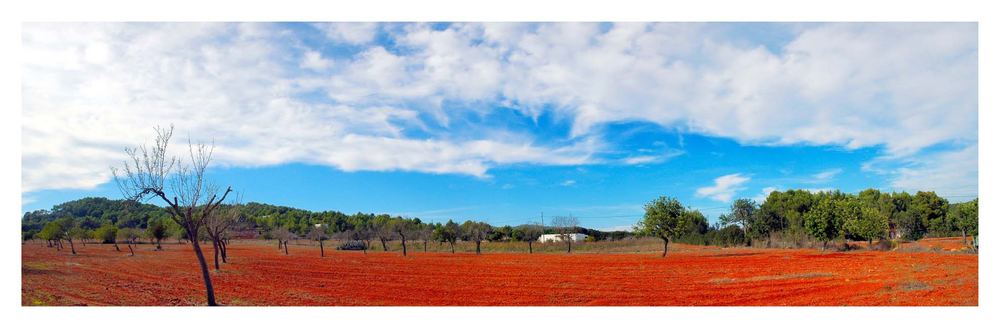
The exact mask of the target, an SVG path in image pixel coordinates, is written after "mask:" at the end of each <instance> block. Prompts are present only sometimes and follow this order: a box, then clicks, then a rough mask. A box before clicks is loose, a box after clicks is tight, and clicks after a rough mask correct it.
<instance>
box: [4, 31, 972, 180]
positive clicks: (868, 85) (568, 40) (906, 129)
mask: <svg viewBox="0 0 1000 328" xmlns="http://www.w3.org/2000/svg"><path fill="white" fill-rule="evenodd" d="M716 26H717V25H706V24H688V23H684V24H640V23H625V24H610V25H606V26H605V25H600V24H586V23H580V24H577V23H571V24H503V23H490V24H464V23H463V24H452V25H451V26H449V27H447V28H444V29H440V28H432V27H431V26H429V25H427V24H400V25H394V26H392V27H386V28H382V27H381V26H379V25H377V24H370V23H335V24H317V25H316V27H317V28H318V29H319V30H320V31H321V32H322V33H323V34H324V35H325V36H326V37H327V38H328V39H329V40H331V41H332V42H334V43H335V44H337V45H349V47H348V48H349V49H352V50H351V51H356V52H355V53H353V54H351V55H350V56H348V58H344V59H340V58H339V57H338V58H337V59H336V60H337V61H336V65H332V60H331V59H329V58H325V57H324V56H323V55H322V54H320V53H316V52H311V51H312V50H309V49H303V47H301V46H299V45H300V44H301V40H296V37H297V36H296V35H295V34H294V33H289V31H283V30H282V27H281V26H279V25H271V24H74V25H70V24H25V25H24V28H23V32H22V33H23V34H22V45H23V47H22V48H23V53H24V56H23V58H24V59H23V74H22V76H23V80H22V95H23V97H22V98H23V104H24V105H23V111H22V112H23V126H24V129H23V134H22V136H23V138H22V139H23V141H22V146H23V149H24V152H23V153H22V164H23V166H24V167H25V168H26V169H25V170H24V173H23V175H22V187H23V189H24V190H25V191H30V190H37V189H46V188H86V187H92V186H94V185H96V184H99V183H101V182H106V181H107V180H108V178H109V176H108V173H107V166H108V165H109V164H113V163H115V162H116V161H117V160H120V156H121V152H120V149H121V147H123V146H125V145H131V144H135V143H136V142H138V141H141V140H148V139H149V137H150V132H151V131H150V130H149V129H147V128H145V127H151V126H153V125H156V124H166V123H169V122H174V123H176V124H177V125H178V136H185V137H186V136H187V135H191V136H192V137H193V138H195V139H202V140H210V139H212V138H215V140H216V142H217V144H218V145H219V152H218V158H219V160H220V162H221V163H224V164H225V165H241V166H252V165H274V164H281V163H287V162H310V163H321V164H325V165H331V166H334V167H338V168H341V169H344V170H415V171H421V172H436V173H460V174H470V175H474V176H480V177H485V176H488V173H487V172H488V170H489V169H490V168H491V167H494V166H496V165H503V164H511V163H538V164H557V165H561V164H579V163H587V162H592V161H596V160H598V159H595V158H592V156H593V154H594V151H595V150H597V148H598V147H599V146H600V142H599V141H600V140H597V141H594V140H595V139H599V137H600V136H599V135H596V134H598V132H595V129H594V127H595V126H600V125H601V124H606V123H609V122H620V121H630V120H635V121H645V122H652V123H656V124H660V125H663V126H669V127H676V128H679V129H680V130H683V131H689V132H691V133H700V134H706V135H712V136H720V137H726V138H732V139H734V140H737V141H739V142H741V143H750V144H767V145H787V144H810V145H835V146H841V147H845V148H848V149H853V148H858V147H867V146H881V147H884V148H885V152H886V156H888V157H891V158H895V159H896V160H897V161H903V162H906V163H911V162H912V161H908V160H907V158H911V157H912V156H913V155H914V154H918V153H920V152H921V151H922V150H923V149H926V148H928V147H929V146H933V145H938V144H942V143H948V142H965V143H975V142H976V141H977V138H978V126H977V111H978V103H977V99H978V94H977V90H978V87H977V79H978V76H977V74H978V66H977V62H978V49H977V39H978V35H977V25H976V24H974V23H959V24H950V23H949V24H938V23H917V24H897V23H889V24H816V25H810V26H803V27H800V28H797V29H796V30H795V31H793V32H794V35H793V36H792V37H791V39H790V41H789V42H788V43H787V44H784V45H781V46H780V47H775V48H772V49H775V50H770V49H768V48H765V47H763V46H760V45H756V44H752V43H750V44H748V43H747V42H741V41H737V40H732V36H731V35H727V34H725V33H718V31H717V30H718V29H717V28H716ZM383 32H384V33H383ZM379 33H383V34H384V35H385V37H387V38H389V39H390V41H391V42H390V43H391V44H392V45H393V46H392V47H389V46H386V47H389V48H388V49H387V48H386V47H383V46H382V45H377V44H374V43H373V41H374V40H375V37H376V36H377V35H378V34H379ZM296 59H298V60H296ZM290 61H291V62H290ZM298 68H306V69H310V70H315V71H317V72H322V73H320V74H316V73H317V72H310V74H305V73H304V72H301V71H299V70H297V69H298ZM317 75H319V76H317ZM302 94H319V95H326V96H327V97H328V98H329V99H321V101H316V100H315V99H313V100H309V101H307V100H303V99H300V98H301V97H300V95H302ZM326 100H328V101H326ZM323 101H326V102H327V104H322V105H319V104H317V103H318V102H320V103H321V102H323ZM448 104H450V105H451V106H447V105H448ZM495 104H501V105H503V106H506V107H509V108H514V109H516V110H518V111H520V112H521V113H523V114H525V115H528V116H532V117H538V116H539V115H541V113H542V112H544V111H551V112H552V113H553V114H554V117H557V118H560V119H566V120H568V121H570V122H572V130H571V133H570V135H569V136H566V138H565V140H556V141H555V142H554V144H558V145H559V146H552V145H551V144H553V142H551V140H546V142H545V143H544V145H542V143H539V142H538V140H534V138H533V137H532V136H530V135H519V136H514V137H509V136H510V134H504V133H500V134H496V135H477V136H473V137H471V138H469V137H463V138H461V139H452V138H443V137H436V136H437V135H438V134H437V133H438V132H441V131H434V130H427V129H428V128H427V126H432V124H428V123H430V122H424V120H425V119H426V118H427V117H430V118H433V120H434V121H436V123H439V125H438V126H443V127H444V129H442V130H447V127H448V126H449V125H450V123H451V121H452V119H453V118H454V117H459V116H462V115H467V114H469V113H467V112H473V113H482V114H485V113H488V112H489V111H491V110H493V109H494V108H495V107H496V106H494V105H495ZM55 127H58V128H55ZM414 129H415V130H419V131H423V132H426V134H429V135H430V137H426V138H422V139H412V138H408V137H407V136H406V135H407V134H406V132H407V131H408V130H414ZM483 130H489V129H483ZM178 141H180V140H178ZM361 147H368V148H361ZM378 147H384V148H378ZM555 150H561V151H555ZM501 151H511V153H510V154H493V153H489V152H501ZM396 152H398V153H400V154H406V155H407V156H412V157H413V158H399V157H398V156H394V155H395V153H396ZM553 154H554V155H553ZM650 156H653V155H649V154H641V155H638V156H633V157H627V158H625V159H622V160H621V161H622V162H623V163H625V164H629V165H638V164H643V163H654V162H657V161H662V160H666V159H669V156H661V157H659V158H655V157H650ZM919 164H920V163H913V167H910V168H909V169H910V170H911V171H900V172H899V176H900V179H899V181H900V182H898V185H899V186H901V187H902V186H913V185H915V184H916V182H914V181H917V179H916V178H917V177H916V176H912V174H915V173H914V172H927V171H928V170H931V169H932V168H931V166H933V165H931V164H930V163H925V164H923V165H919ZM954 168H955V169H960V170H963V171H962V172H961V173H956V174H959V175H962V176H963V177H967V176H974V175H977V171H975V167H972V166H970V165H967V164H966V165H956V166H955V167H954ZM919 170H923V171H919ZM830 177H831V178H832V177H833V175H831V176H830ZM949 181H951V180H949V179H940V180H937V181H936V182H935V184H936V185H940V186H944V187H941V188H951V189H956V188H965V187H966V186H962V185H959V184H966V185H967V183H965V182H961V181H963V180H957V181H958V182H955V183H951V182H949Z"/></svg>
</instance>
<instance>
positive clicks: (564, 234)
mask: <svg viewBox="0 0 1000 328" xmlns="http://www.w3.org/2000/svg"><path fill="white" fill-rule="evenodd" d="M552 225H553V226H555V227H556V229H558V231H559V239H562V240H563V241H565V242H566V253H569V252H572V251H573V233H574V232H576V226H578V225H580V220H577V218H576V217H574V216H557V217H554V218H552Z"/></svg>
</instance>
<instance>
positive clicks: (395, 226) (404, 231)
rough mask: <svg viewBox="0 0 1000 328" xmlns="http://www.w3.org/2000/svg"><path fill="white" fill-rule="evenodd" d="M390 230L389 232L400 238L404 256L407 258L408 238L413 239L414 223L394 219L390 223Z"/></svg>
mask: <svg viewBox="0 0 1000 328" xmlns="http://www.w3.org/2000/svg"><path fill="white" fill-rule="evenodd" d="M388 228H389V231H392V232H393V233H395V234H396V235H398V236H399V240H400V241H401V242H402V245H403V256H406V237H412V234H413V223H412V222H411V221H410V220H407V219H402V218H400V219H394V220H392V221H390V222H389V225H388Z"/></svg>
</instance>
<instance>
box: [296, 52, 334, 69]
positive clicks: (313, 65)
mask: <svg viewBox="0 0 1000 328" xmlns="http://www.w3.org/2000/svg"><path fill="white" fill-rule="evenodd" d="M330 66H333V61H331V60H329V59H326V58H323V54H321V53H319V52H318V51H312V50H309V51H306V52H305V54H303V55H302V62H301V63H299V67H301V68H307V69H311V70H316V71H322V70H325V69H327V68H330Z"/></svg>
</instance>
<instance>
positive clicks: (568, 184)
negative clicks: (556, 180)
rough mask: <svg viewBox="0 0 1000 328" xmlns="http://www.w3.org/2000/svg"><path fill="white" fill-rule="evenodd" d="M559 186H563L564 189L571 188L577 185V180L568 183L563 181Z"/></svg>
mask: <svg viewBox="0 0 1000 328" xmlns="http://www.w3.org/2000/svg"><path fill="white" fill-rule="evenodd" d="M559 185H560V186H563V187H570V186H573V185H576V180H566V181H563V182H562V183H560V184H559Z"/></svg>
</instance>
